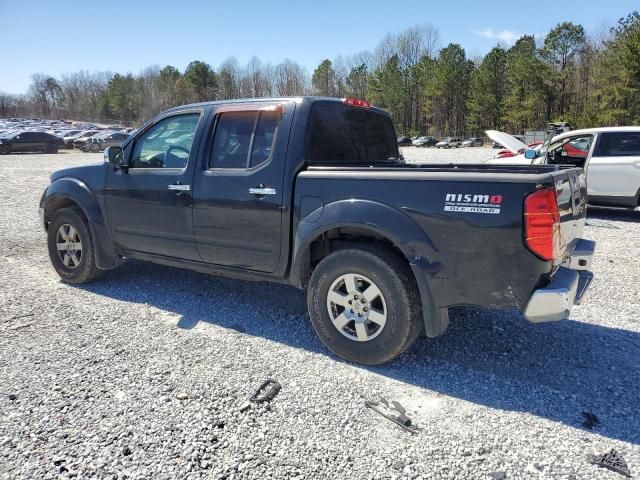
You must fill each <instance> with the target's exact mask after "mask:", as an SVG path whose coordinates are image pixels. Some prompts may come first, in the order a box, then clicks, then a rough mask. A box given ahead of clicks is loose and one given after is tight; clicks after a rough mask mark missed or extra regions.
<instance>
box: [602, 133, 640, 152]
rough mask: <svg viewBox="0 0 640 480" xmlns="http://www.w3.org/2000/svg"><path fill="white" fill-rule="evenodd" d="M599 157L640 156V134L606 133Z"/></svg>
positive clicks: (603, 135)
mask: <svg viewBox="0 0 640 480" xmlns="http://www.w3.org/2000/svg"><path fill="white" fill-rule="evenodd" d="M598 156H599V157H631V156H640V132H616V133H604V134H602V139H601V140H600V145H599V147H598Z"/></svg>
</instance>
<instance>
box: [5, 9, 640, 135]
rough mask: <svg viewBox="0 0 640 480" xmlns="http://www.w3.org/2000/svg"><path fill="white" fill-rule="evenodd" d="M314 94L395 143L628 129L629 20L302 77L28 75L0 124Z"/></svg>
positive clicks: (132, 119) (389, 42)
mask: <svg viewBox="0 0 640 480" xmlns="http://www.w3.org/2000/svg"><path fill="white" fill-rule="evenodd" d="M314 94H315V95H324V96H331V97H355V98H361V99H366V100H368V101H370V102H372V103H373V104H374V105H376V106H380V107H382V108H384V109H386V110H388V111H389V112H390V114H391V115H392V118H393V120H394V123H395V125H396V129H397V131H398V132H399V133H404V134H410V135H414V134H431V135H480V134H481V133H482V132H483V131H484V130H485V129H499V130H505V131H510V132H514V133H521V132H523V131H525V130H539V129H543V128H544V126H545V124H546V123H547V122H550V121H568V122H570V123H571V124H573V125H574V126H577V127H591V126H603V125H625V124H626V125H631V124H638V123H639V122H640V14H639V13H638V12H633V13H631V14H630V15H628V16H627V17H625V18H622V19H620V20H619V21H618V22H617V24H616V25H615V26H613V27H612V28H611V29H609V30H608V31H605V32H603V33H600V34H599V35H593V34H591V35H589V34H587V32H585V29H584V28H583V27H582V26H581V25H577V24H574V23H572V22H563V23H560V24H558V25H557V26H556V27H555V28H553V29H552V30H551V31H550V32H549V33H548V34H547V35H546V36H545V37H544V38H543V39H536V38H535V37H533V36H530V35H524V36H522V37H521V38H519V39H518V40H517V41H516V42H515V43H514V44H513V45H512V46H510V47H505V46H502V45H498V46H496V47H494V48H493V49H492V50H491V51H490V52H489V53H487V54H486V55H485V56H484V57H481V58H469V57H468V56H467V54H466V52H465V50H464V49H463V48H462V47H461V46H460V45H459V44H456V43H451V44H449V45H446V46H444V47H443V48H440V44H439V34H438V31H437V29H436V28H434V27H433V26H431V25H420V26H415V27H412V28H409V29H407V30H405V31H403V32H400V33H397V34H393V33H390V34H387V35H386V36H385V37H384V38H383V39H382V40H381V41H380V43H379V44H378V45H377V47H376V48H375V49H373V50H372V51H363V52H360V53H357V54H354V55H349V56H339V57H337V58H334V59H333V60H329V59H325V60H323V61H322V62H321V63H320V64H319V65H318V66H317V68H315V69H314V71H313V72H311V74H309V72H307V71H305V69H304V68H303V67H302V66H301V65H300V64H298V63H297V62H295V61H292V60H285V61H283V62H281V63H279V64H277V65H272V64H268V63H263V62H261V61H260V60H259V59H258V58H256V57H253V58H252V59H251V60H249V62H248V63H247V64H246V65H242V66H241V65H240V64H239V62H238V61H237V60H236V59H235V58H234V57H229V58H228V59H227V60H225V61H224V62H222V64H220V65H219V66H218V67H217V68H215V69H214V68H213V67H212V66H211V65H209V64H208V63H206V62H203V61H193V62H191V63H190V64H189V65H188V66H187V67H186V69H185V70H184V71H183V72H181V71H180V70H179V69H177V68H175V67H173V66H171V65H167V66H165V67H164V68H160V67H158V66H152V67H148V68H146V69H144V70H142V71H141V72H140V73H139V74H137V75H134V74H131V73H126V74H121V73H112V72H94V73H89V72H85V71H81V72H76V73H70V74H66V75H62V76H61V77H60V78H54V77H52V76H49V75H44V74H35V75H33V76H32V82H31V85H30V87H29V90H28V93H27V94H26V95H21V96H16V95H7V94H1V93H0V117H9V116H41V117H49V118H53V117H55V118H70V119H78V120H85V119H86V120H93V121H108V122H110V123H113V122H119V123H140V122H142V121H145V120H147V119H149V118H151V117H152V116H153V115H155V114H156V113H158V112H160V111H162V110H164V109H166V108H169V107H172V106H176V105H181V104H185V103H192V102H200V101H209V100H217V99H230V98H245V97H267V96H296V95H314Z"/></svg>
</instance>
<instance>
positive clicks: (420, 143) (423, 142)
mask: <svg viewBox="0 0 640 480" xmlns="http://www.w3.org/2000/svg"><path fill="white" fill-rule="evenodd" d="M436 143H438V140H436V139H435V138H433V137H418V138H416V139H415V140H414V141H413V146H414V147H433V146H434V145H435V144H436Z"/></svg>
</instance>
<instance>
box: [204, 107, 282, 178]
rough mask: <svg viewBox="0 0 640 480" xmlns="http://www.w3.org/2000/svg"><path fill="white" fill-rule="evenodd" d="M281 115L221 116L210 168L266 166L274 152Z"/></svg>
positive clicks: (274, 112)
mask: <svg viewBox="0 0 640 480" xmlns="http://www.w3.org/2000/svg"><path fill="white" fill-rule="evenodd" d="M280 115H281V114H280V112H279V111H277V110H262V111H240V112H224V113H221V114H219V115H218V120H217V124H216V130H215V132H214V137H213V144H212V146H211V155H210V157H209V168H235V169H246V168H253V167H257V166H258V165H261V164H263V163H265V162H266V161H267V160H268V159H269V158H270V157H271V152H272V150H273V143H274V141H275V137H276V131H277V129H278V122H279V120H280Z"/></svg>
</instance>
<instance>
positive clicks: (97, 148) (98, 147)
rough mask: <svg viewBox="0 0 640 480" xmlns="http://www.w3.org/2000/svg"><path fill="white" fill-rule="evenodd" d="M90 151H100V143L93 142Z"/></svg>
mask: <svg viewBox="0 0 640 480" xmlns="http://www.w3.org/2000/svg"><path fill="white" fill-rule="evenodd" d="M89 151H90V152H93V153H96V152H99V151H100V145H98V144H97V143H92V144H91V145H89Z"/></svg>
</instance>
